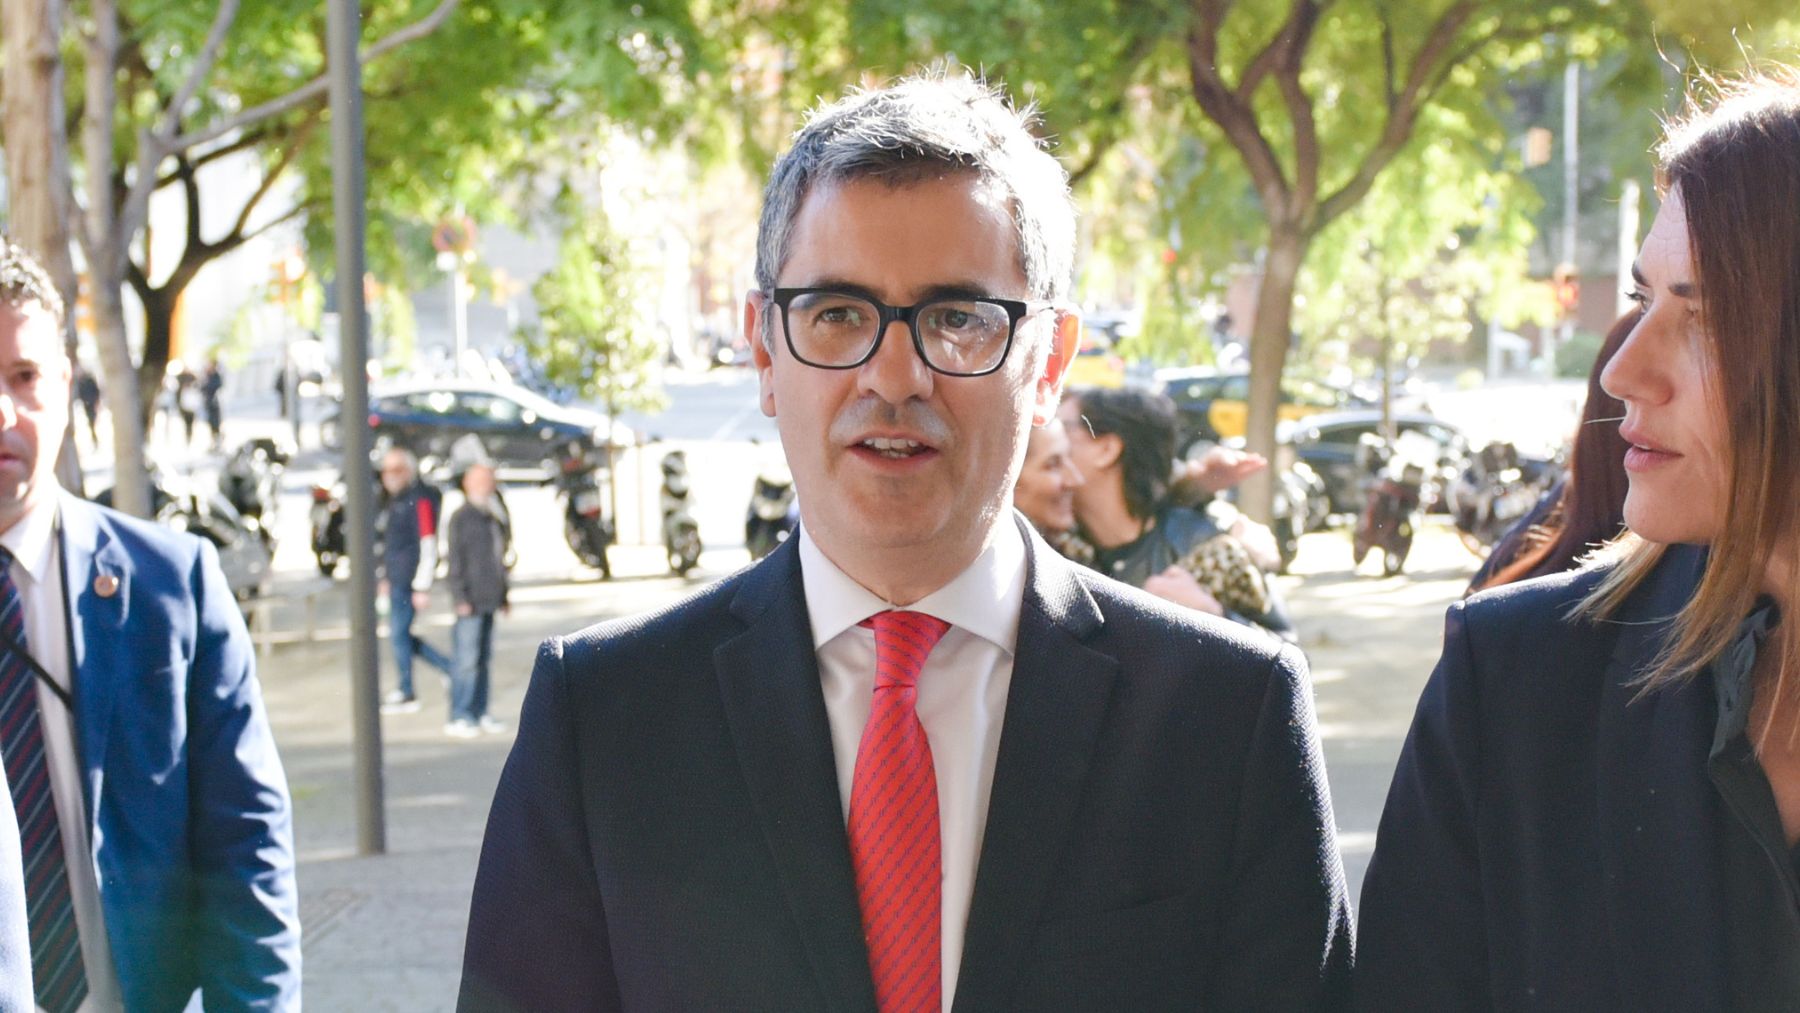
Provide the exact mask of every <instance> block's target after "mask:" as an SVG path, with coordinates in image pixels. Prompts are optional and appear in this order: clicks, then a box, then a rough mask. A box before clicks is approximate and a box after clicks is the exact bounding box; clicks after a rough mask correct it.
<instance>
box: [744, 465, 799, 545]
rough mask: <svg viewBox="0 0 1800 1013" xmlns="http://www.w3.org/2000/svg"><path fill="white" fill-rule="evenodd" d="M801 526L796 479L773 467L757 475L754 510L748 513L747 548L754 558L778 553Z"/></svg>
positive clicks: (753, 496) (746, 512)
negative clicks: (795, 487) (795, 490)
mask: <svg viewBox="0 0 1800 1013" xmlns="http://www.w3.org/2000/svg"><path fill="white" fill-rule="evenodd" d="M799 526H800V502H799V500H798V499H796V498H795V497H794V476H793V475H792V474H790V473H789V472H788V471H787V469H786V468H781V469H776V468H769V469H767V470H765V471H763V472H761V473H760V474H758V475H757V476H756V484H755V485H754V486H752V487H751V489H750V508H749V509H748V510H746V511H745V513H744V547H745V548H747V549H749V550H750V558H751V559H761V558H762V557H764V556H766V555H768V554H769V553H771V552H774V551H775V549H776V547H777V546H779V545H780V544H781V543H782V542H785V541H787V540H788V538H789V537H790V536H792V535H793V533H794V531H795V529H797V528H798V527H799Z"/></svg>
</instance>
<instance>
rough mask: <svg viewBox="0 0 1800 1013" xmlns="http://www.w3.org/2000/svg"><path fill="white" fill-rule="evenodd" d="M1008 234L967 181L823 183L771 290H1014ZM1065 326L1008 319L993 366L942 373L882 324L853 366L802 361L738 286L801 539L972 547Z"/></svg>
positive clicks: (1013, 295)
mask: <svg viewBox="0 0 1800 1013" xmlns="http://www.w3.org/2000/svg"><path fill="white" fill-rule="evenodd" d="M1015 236H1016V233H1015V229H1014V226H1013V223H1012V218H1011V214H1010V211H1009V208H1008V205H1007V201H1006V199H1005V197H1004V195H1003V194H1002V193H1001V192H999V190H998V189H997V188H995V187H992V186H989V185H985V184H983V183H981V182H980V181H979V180H978V179H977V178H976V177H974V176H972V175H968V174H955V175H951V176H947V177H942V178H939V179H935V180H929V181H925V182H920V183H914V184H909V185H904V186H899V187H891V186H888V185H887V184H885V183H881V182H878V181H870V180H860V181H850V182H844V183H835V184H832V183H828V184H823V185H821V186H819V187H818V188H817V189H815V190H814V191H813V192H812V193H811V194H810V195H809V196H808V197H807V198H806V201H805V203H804V204H803V205H802V206H801V210H800V213H799V215H798V216H797V217H796V219H795V221H794V227H793V233H792V240H791V247H790V249H791V252H790V255H789V257H788V261H787V263H786V265H785V266H784V267H783V268H782V271H781V276H780V278H779V279H777V281H776V285H777V287H782V288H797V287H831V288H838V289H846V290H849V291H852V292H857V293H862V294H866V295H868V296H871V297H873V298H875V299H878V300H880V301H882V302H885V303H888V304H890V305H899V306H907V305H912V304H914V303H917V302H919V301H921V300H924V299H928V298H931V297H933V296H938V295H945V294H961V295H975V296H990V297H996V298H1005V299H1025V298H1026V297H1027V291H1026V282H1025V276H1024V273H1023V271H1021V269H1020V267H1019V257H1018V241H1017V239H1016V238H1015ZM764 313H768V314H770V315H771V318H770V319H769V321H768V323H769V325H770V327H771V330H770V334H771V340H770V342H769V343H768V344H767V345H765V344H764V343H763V341H762V334H761V327H762V325H763V322H764V321H763V319H762V315H763V314H764ZM1079 327H1080V325H1079V321H1078V320H1077V319H1076V318H1075V317H1073V316H1072V315H1069V316H1065V317H1058V316H1057V315H1056V314H1054V313H1052V312H1048V311H1046V312H1040V313H1037V314H1034V315H1033V316H1030V317H1028V318H1026V319H1025V320H1023V321H1021V322H1020V324H1019V327H1018V332H1017V336H1016V337H1015V339H1014V341H1013V345H1012V350H1011V351H1010V353H1008V355H1007V357H1006V361H1005V363H1004V364H1003V365H1002V366H1001V368H1000V369H999V370H998V371H996V372H994V373H991V374H989V375H987V376H980V377H953V376H944V375H942V374H939V373H934V372H932V371H931V370H930V369H929V368H928V367H927V366H926V365H925V363H924V362H923V361H922V360H921V359H920V358H919V355H918V353H917V351H916V350H915V349H914V347H913V342H912V334H911V332H910V331H909V330H908V329H907V326H906V324H905V323H903V322H895V323H893V324H890V325H889V326H888V328H887V330H886V331H885V332H884V334H883V336H882V339H881V345H880V347H879V349H877V351H876V353H875V355H874V356H873V357H872V358H870V359H869V361H867V362H865V363H864V364H863V365H861V366H859V367H857V368H854V369H839V370H829V369H818V368H815V367H812V366H808V365H806V364H804V363H801V362H798V361H796V360H795V359H794V358H793V356H792V354H791V352H790V350H789V349H788V347H787V345H786V342H785V336H784V334H783V332H782V326H781V314H780V310H779V309H777V308H776V307H775V306H774V305H773V304H771V303H769V302H768V301H767V300H766V298H764V297H762V296H761V295H760V294H753V295H752V297H751V299H750V301H749V304H748V305H747V306H746V309H745V331H746V337H748V338H749V340H750V342H751V346H752V349H753V351H754V354H755V357H756V364H757V368H758V371H759V374H760V379H761V392H762V409H763V414H765V415H768V416H770V417H773V418H774V419H775V420H776V422H777V424H778V426H779V428H780V430H781V443H782V447H783V449H784V450H785V451H786V453H787V459H788V464H789V465H790V467H791V468H792V469H793V473H794V484H795V488H796V490H797V491H798V493H799V498H800V504H801V512H802V515H803V517H804V520H805V523H806V526H807V530H808V532H809V533H810V534H811V536H812V537H813V539H814V540H815V541H816V542H817V543H818V544H819V546H820V547H821V548H822V549H824V550H825V552H826V553H827V554H828V555H832V556H834V557H837V558H840V559H841V558H843V556H844V555H846V554H848V553H852V552H856V551H859V550H895V549H909V550H916V557H917V558H919V559H921V560H922V563H921V566H922V567H926V566H930V565H932V563H933V562H936V563H940V564H941V563H942V562H943V559H942V558H941V556H939V555H934V554H935V553H944V552H959V553H960V552H964V551H966V549H967V548H968V546H969V545H970V544H971V536H972V535H973V536H974V539H973V544H975V545H979V544H981V543H983V542H984V541H985V538H986V535H987V532H988V531H990V530H991V528H992V525H993V524H995V523H997V522H998V520H999V518H1000V517H1001V516H1002V515H1003V512H1004V511H1005V509H1006V506H1007V503H1008V500H1009V498H1010V496H1011V492H1012V487H1013V481H1014V479H1015V477H1016V476H1017V475H1018V470H1019V462H1020V458H1021V456H1022V454H1023V451H1024V445H1025V435H1026V430H1027V428H1028V427H1029V425H1030V423H1031V422H1032V420H1033V419H1034V418H1036V419H1037V420H1038V421H1043V420H1045V419H1047V418H1048V416H1049V414H1050V412H1051V411H1052V410H1053V409H1054V407H1055V403H1056V397H1057V394H1058V392H1059V390H1060V388H1061V374H1062V366H1061V363H1062V362H1063V361H1066V358H1067V356H1069V355H1072V354H1073V347H1072V342H1073V340H1074V337H1075V336H1078V334H1079ZM1063 335H1067V336H1068V337H1067V338H1063V337H1060V336H1063ZM1053 337H1057V340H1056V342H1055V343H1056V344H1058V346H1059V347H1061V346H1063V345H1065V344H1067V345H1068V347H1066V349H1065V351H1064V352H1063V354H1061V355H1056V356H1051V355H1050V346H1051V344H1052V339H1053ZM1047 360H1049V361H1048V364H1047ZM886 441H902V442H901V443H899V444H898V445H897V446H899V447H900V448H902V449H899V450H895V449H892V448H893V447H894V446H896V445H895V444H890V443H888V442H886ZM884 448H886V449H884ZM834 550H835V551H834ZM972 558H973V557H972V556H971V559H972ZM899 576H902V575H896V579H897V578H898V577H899Z"/></svg>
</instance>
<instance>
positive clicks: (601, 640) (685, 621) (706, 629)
mask: <svg viewBox="0 0 1800 1013" xmlns="http://www.w3.org/2000/svg"><path fill="white" fill-rule="evenodd" d="M762 565H765V564H761V563H758V564H752V565H751V566H749V567H747V568H745V569H743V570H740V571H738V572H737V573H734V574H732V575H731V576H729V577H725V578H723V579H721V580H718V581H716V582H714V583H712V584H709V585H707V586H706V587H703V588H701V589H699V590H698V591H695V592H694V593H692V594H689V595H687V596H686V597H683V598H681V599H680V600H678V601H675V602H672V603H670V604H668V605H664V606H662V607H661V608H657V609H653V610H650V611H647V612H641V613H638V614H635V615H629V616H620V617H618V618H615V619H607V620H602V621H600V622H597V623H594V624H593V625H591V626H587V627H585V628H583V629H580V630H577V631H575V632H573V633H569V634H564V635H563V636H560V637H553V638H551V641H550V644H551V646H552V648H553V649H554V650H555V651H556V652H557V653H559V654H560V655H561V657H562V663H563V670H564V671H565V672H568V673H570V674H571V675H574V676H580V675H584V674H586V673H589V672H598V671H600V670H607V671H628V670H633V669H637V668H640V667H646V666H647V667H648V668H649V669H652V670H656V671H667V670H668V669H670V668H672V667H680V666H682V665H687V664H694V663H696V662H699V661H702V660H705V661H706V662H708V663H710V659H711V657H712V652H713V649H714V648H716V647H717V646H718V645H719V644H720V643H722V642H724V640H726V639H728V638H729V637H731V636H734V635H736V634H737V633H738V632H741V631H742V629H743V623H742V622H741V621H740V620H738V619H737V618H735V617H734V616H733V615H732V614H731V606H732V601H733V599H735V598H736V597H737V595H738V592H739V591H740V590H741V589H742V588H743V585H744V582H745V580H746V579H747V577H748V576H749V575H750V574H751V573H752V572H754V571H755V569H756V568H757V567H758V566H762Z"/></svg>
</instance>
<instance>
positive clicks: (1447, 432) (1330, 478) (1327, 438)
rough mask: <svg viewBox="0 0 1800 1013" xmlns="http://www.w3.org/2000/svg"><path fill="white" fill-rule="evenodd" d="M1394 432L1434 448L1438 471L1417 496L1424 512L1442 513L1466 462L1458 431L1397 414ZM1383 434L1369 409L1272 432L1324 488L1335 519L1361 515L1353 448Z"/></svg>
mask: <svg viewBox="0 0 1800 1013" xmlns="http://www.w3.org/2000/svg"><path fill="white" fill-rule="evenodd" d="M1394 427H1395V429H1396V430H1398V431H1399V432H1400V433H1418V434H1420V435H1422V436H1426V437H1429V438H1430V439H1431V441H1432V442H1433V443H1435V444H1437V445H1438V447H1439V448H1440V450H1441V451H1442V453H1441V454H1440V455H1439V462H1440V466H1439V467H1438V468H1437V469H1435V470H1433V471H1431V472H1430V473H1428V474H1427V475H1426V476H1425V480H1424V483H1423V489H1422V491H1421V496H1422V499H1423V502H1424V504H1425V505H1426V508H1427V509H1432V510H1437V511H1439V512H1441V511H1442V510H1443V505H1442V504H1443V502H1444V490H1445V487H1446V484H1447V482H1448V481H1450V480H1453V479H1454V478H1455V476H1456V474H1457V472H1458V471H1460V470H1461V467H1462V464H1463V462H1464V461H1465V460H1467V458H1468V456H1469V442H1468V440H1467V439H1465V438H1464V437H1463V434H1462V430H1460V429H1458V428H1456V427H1455V426H1453V425H1451V424H1450V423H1448V422H1445V421H1444V420H1443V419H1440V418H1438V417H1437V416H1435V415H1427V414H1424V413H1420V412H1400V413H1397V414H1395V416H1394ZM1380 428H1381V412H1380V411H1377V410H1372V409H1359V410H1356V411H1344V412H1326V413H1321V414H1317V415H1310V416H1307V417H1306V418H1303V419H1301V420H1299V421H1296V422H1290V423H1284V424H1282V425H1281V426H1280V427H1279V428H1278V429H1277V430H1276V439H1277V441H1278V442H1280V443H1283V444H1287V445H1290V446H1292V447H1293V448H1294V454H1295V456H1296V457H1298V458H1299V459H1300V460H1302V461H1304V462H1306V463H1307V464H1308V465H1309V466H1311V468H1312V470H1313V471H1315V472H1317V473H1318V476H1319V478H1320V479H1321V480H1323V481H1324V483H1325V494H1326V499H1327V500H1328V501H1329V503H1330V505H1331V512H1332V513H1334V514H1354V513H1357V512H1358V511H1360V510H1362V508H1363V504H1364V500H1365V498H1366V497H1365V494H1364V491H1363V483H1364V479H1365V477H1366V473H1365V472H1363V471H1362V470H1361V469H1359V468H1358V467H1357V462H1356V448H1357V444H1358V443H1359V442H1360V441H1361V440H1362V438H1363V436H1364V434H1373V433H1376V432H1377V431H1379V430H1380Z"/></svg>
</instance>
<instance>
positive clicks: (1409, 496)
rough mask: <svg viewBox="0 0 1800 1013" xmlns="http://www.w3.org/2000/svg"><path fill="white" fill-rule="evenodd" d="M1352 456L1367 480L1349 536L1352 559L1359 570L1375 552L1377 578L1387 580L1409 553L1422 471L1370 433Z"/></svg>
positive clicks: (1416, 515)
mask: <svg viewBox="0 0 1800 1013" xmlns="http://www.w3.org/2000/svg"><path fill="white" fill-rule="evenodd" d="M1356 456H1357V460H1358V463H1359V464H1361V465H1362V468H1363V471H1364V472H1365V473H1366V474H1367V475H1368V476H1369V478H1368V483H1367V489H1366V492H1365V493H1364V497H1365V498H1364V501H1363V508H1362V512H1361V513H1360V514H1358V515H1357V518H1356V529H1355V531H1354V532H1353V533H1352V536H1351V557H1352V558H1353V559H1354V560H1355V561H1356V563H1357V564H1358V565H1361V564H1362V561H1363V557H1364V556H1367V555H1368V554H1369V551H1370V550H1371V549H1380V550H1381V572H1382V574H1383V575H1385V576H1388V577H1392V576H1395V575H1397V574H1399V573H1400V571H1401V569H1402V568H1403V567H1405V566H1406V556H1407V553H1408V552H1410V551H1412V543H1413V533H1414V531H1415V529H1416V528H1417V526H1418V512H1419V504H1420V491H1421V489H1422V487H1423V486H1424V483H1425V469H1424V467H1423V466H1422V465H1420V464H1419V463H1418V462H1417V461H1416V460H1413V459H1412V458H1410V457H1408V456H1406V455H1404V454H1400V453H1396V452H1395V449H1394V448H1393V447H1392V446H1391V445H1390V444H1389V443H1388V442H1387V441H1386V440H1384V439H1382V438H1381V437H1380V436H1378V435H1376V434H1373V433H1368V434H1364V436H1363V437H1362V439H1361V441H1359V443H1358V445H1357V448H1356Z"/></svg>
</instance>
